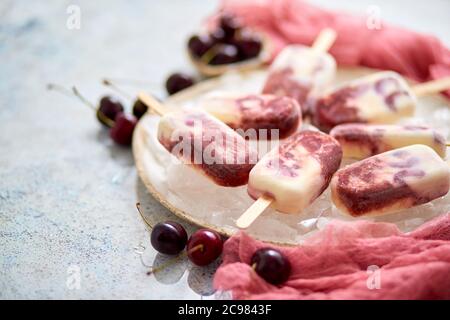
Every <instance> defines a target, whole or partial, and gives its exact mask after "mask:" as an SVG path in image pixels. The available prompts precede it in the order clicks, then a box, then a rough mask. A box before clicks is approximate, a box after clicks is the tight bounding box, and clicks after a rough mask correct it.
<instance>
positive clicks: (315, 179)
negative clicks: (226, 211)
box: [236, 131, 342, 228]
mask: <svg viewBox="0 0 450 320" xmlns="http://www.w3.org/2000/svg"><path fill="white" fill-rule="evenodd" d="M341 159H342V150H341V147H340V146H339V143H338V142H337V141H336V140H335V139H334V138H333V137H331V136H329V135H327V134H325V133H322V132H319V131H301V132H298V133H295V134H294V135H292V136H291V137H289V138H288V139H287V140H286V141H285V142H284V143H282V144H281V145H280V146H279V147H277V148H275V149H272V150H271V151H270V152H269V153H267V154H266V155H265V156H264V157H262V158H261V159H260V160H259V162H258V163H257V164H256V165H255V166H254V167H253V169H252V170H251V171H250V177H249V181H248V186H247V191H248V194H249V195H250V196H251V197H252V198H253V199H257V201H256V202H255V203H254V204H253V205H252V206H251V207H250V208H249V209H248V210H247V211H246V212H245V213H244V214H243V215H242V216H241V217H240V218H239V219H238V220H237V222H236V224H237V226H238V227H239V228H247V227H248V226H249V225H250V224H251V223H252V222H253V221H254V220H255V219H256V218H257V217H258V216H259V214H261V213H262V212H263V211H264V209H265V208H267V207H268V206H269V205H272V206H273V207H274V208H275V209H276V210H278V211H280V212H283V213H299V212H301V211H302V210H303V209H304V208H306V207H307V206H308V205H309V204H311V203H312V202H313V201H314V200H315V199H316V198H317V197H318V196H319V195H320V194H322V192H323V191H324V190H325V189H326V188H327V187H328V184H329V183H330V180H331V177H332V175H333V174H334V173H335V172H336V170H337V169H338V168H339V165H340V163H341Z"/></svg>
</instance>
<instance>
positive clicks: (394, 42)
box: [221, 0, 450, 95]
mask: <svg viewBox="0 0 450 320" xmlns="http://www.w3.org/2000/svg"><path fill="white" fill-rule="evenodd" d="M221 11H226V12H231V13H233V14H235V15H237V16H239V17H240V18H241V19H242V21H243V22H244V23H245V24H246V25H248V26H251V27H253V28H255V29H258V30H260V31H262V32H264V33H266V34H267V35H268V36H269V37H270V38H271V39H272V42H273V45H274V55H275V54H276V53H278V52H279V51H280V50H281V49H282V48H283V47H284V46H285V45H286V44H290V43H300V44H305V45H311V44H312V43H313V41H314V39H315V38H316V37H317V35H318V34H319V32H320V30H322V29H323V28H325V27H331V28H333V29H334V30H336V32H337V33H338V38H337V40H336V42H335V44H334V45H333V47H332V48H331V50H330V53H331V54H332V55H333V56H334V57H335V59H336V61H337V62H338V64H341V65H351V66H354V65H362V66H367V67H370V68H376V69H385V70H394V71H397V72H399V73H401V74H403V75H405V76H407V77H409V78H411V79H414V80H416V81H428V80H432V79H437V78H441V77H444V76H448V75H450V50H449V49H447V48H446V47H445V46H444V45H443V44H442V43H441V42H440V41H439V40H438V39H436V38H435V37H433V36H430V35H424V34H420V33H417V32H414V31H410V30H407V29H404V28H400V27H396V26H392V25H389V24H387V23H384V22H382V23H381V28H380V29H370V28H368V27H367V17H363V16H355V15H351V14H347V13H341V12H332V11H330V10H326V9H322V8H319V7H316V6H314V5H311V4H309V3H307V2H305V1H302V0H246V1H241V0H223V1H222V6H221ZM446 93H447V94H448V95H450V90H448V91H447V92H446Z"/></svg>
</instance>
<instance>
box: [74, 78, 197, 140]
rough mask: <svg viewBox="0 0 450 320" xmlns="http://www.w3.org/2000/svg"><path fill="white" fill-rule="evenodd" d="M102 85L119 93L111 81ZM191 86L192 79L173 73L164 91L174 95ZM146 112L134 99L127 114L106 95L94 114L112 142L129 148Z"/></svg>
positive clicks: (121, 106) (117, 103) (122, 107)
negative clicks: (135, 130) (139, 121)
mask: <svg viewBox="0 0 450 320" xmlns="http://www.w3.org/2000/svg"><path fill="white" fill-rule="evenodd" d="M103 83H104V84H105V85H107V86H110V87H112V88H114V89H115V90H116V91H119V92H121V90H120V89H119V88H117V87H116V86H115V85H114V84H113V83H111V81H108V80H104V81H103ZM193 84H194V79H193V78H192V77H190V76H188V75H185V74H182V73H174V74H172V75H171V76H170V77H169V78H168V79H167V81H166V89H167V92H168V93H169V94H174V93H176V92H178V91H181V90H183V89H186V88H187V87H190V86H192V85H193ZM74 93H75V95H77V96H78V97H79V98H80V99H82V100H83V101H84V102H87V101H86V99H84V97H82V96H81V95H80V94H79V93H78V91H77V90H76V89H74ZM147 110H148V107H147V106H146V105H145V104H144V103H143V102H142V101H141V100H139V99H136V100H135V101H134V103H133V108H132V113H131V114H130V113H127V112H125V108H124V106H123V104H122V102H120V101H119V100H118V99H117V98H115V97H113V96H109V95H108V96H104V97H102V98H101V99H100V101H99V104H98V106H97V108H96V114H97V119H98V120H99V121H100V123H101V124H103V125H104V126H106V127H108V128H110V137H111V139H112V140H114V142H116V143H117V144H120V145H125V146H129V145H131V141H132V138H133V131H134V128H135V127H136V124H137V122H138V120H139V119H140V118H141V117H142V116H143V115H144V114H145V113H146V112H147Z"/></svg>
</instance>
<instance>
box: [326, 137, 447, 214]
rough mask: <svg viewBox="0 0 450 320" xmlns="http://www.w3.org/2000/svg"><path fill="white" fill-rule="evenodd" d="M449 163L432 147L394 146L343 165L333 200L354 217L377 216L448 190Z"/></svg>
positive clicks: (333, 184) (335, 181)
mask: <svg viewBox="0 0 450 320" xmlns="http://www.w3.org/2000/svg"><path fill="white" fill-rule="evenodd" d="M449 185H450V171H449V166H448V164H447V163H446V162H445V161H444V160H442V159H441V158H440V157H439V155H438V154H437V153H436V152H435V151H434V150H433V149H431V148H430V147H428V146H425V145H419V144H417V145H412V146H408V147H404V148H400V149H395V150H391V151H388V152H385V153H381V154H379V155H376V156H373V157H370V158H367V159H365V160H362V161H359V162H356V163H354V164H351V165H349V166H347V167H345V168H343V169H340V170H339V171H338V172H336V174H335V175H334V177H333V179H332V180H331V194H332V200H333V203H334V204H335V205H336V207H337V208H338V209H339V210H340V211H342V212H343V213H345V214H348V215H351V216H353V217H359V216H375V215H383V214H389V213H393V212H396V211H399V210H402V209H406V208H410V207H413V206H416V205H420V204H423V203H427V202H429V201H431V200H434V199H436V198H439V197H442V196H444V195H446V194H447V192H448V190H449Z"/></svg>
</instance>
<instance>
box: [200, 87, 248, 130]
mask: <svg viewBox="0 0 450 320" xmlns="http://www.w3.org/2000/svg"><path fill="white" fill-rule="evenodd" d="M240 96H242V94H240V93H235V92H227V91H213V92H211V93H209V94H206V95H205V96H204V97H202V98H201V99H200V100H199V102H198V107H199V108H200V109H201V110H203V111H205V112H208V113H209V114H211V115H213V116H214V117H216V118H217V119H219V120H220V121H222V122H225V123H239V122H240V121H241V115H240V112H239V110H238V107H237V105H236V99H237V98H238V97H240Z"/></svg>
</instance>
